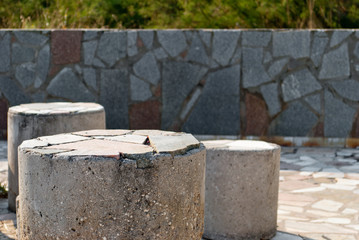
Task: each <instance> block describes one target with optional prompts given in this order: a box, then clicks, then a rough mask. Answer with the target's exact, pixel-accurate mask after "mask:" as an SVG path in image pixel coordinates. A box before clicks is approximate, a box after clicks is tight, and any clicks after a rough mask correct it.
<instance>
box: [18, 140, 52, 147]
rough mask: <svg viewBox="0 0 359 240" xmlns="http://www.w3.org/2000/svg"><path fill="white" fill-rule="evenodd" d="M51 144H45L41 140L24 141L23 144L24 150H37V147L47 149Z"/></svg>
mask: <svg viewBox="0 0 359 240" xmlns="http://www.w3.org/2000/svg"><path fill="white" fill-rule="evenodd" d="M48 145H49V144H48V143H47V142H44V141H42V140H39V139H31V140H26V141H23V142H22V144H21V147H22V148H36V147H46V146H48Z"/></svg>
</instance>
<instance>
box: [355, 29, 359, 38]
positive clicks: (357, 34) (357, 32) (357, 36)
mask: <svg viewBox="0 0 359 240" xmlns="http://www.w3.org/2000/svg"><path fill="white" fill-rule="evenodd" d="M354 36H355V37H356V38H359V31H358V30H356V31H355V35H354Z"/></svg>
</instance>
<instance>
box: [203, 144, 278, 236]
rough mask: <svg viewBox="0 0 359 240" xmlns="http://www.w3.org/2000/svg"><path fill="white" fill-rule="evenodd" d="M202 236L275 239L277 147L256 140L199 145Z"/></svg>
mask: <svg viewBox="0 0 359 240" xmlns="http://www.w3.org/2000/svg"><path fill="white" fill-rule="evenodd" d="M203 143H204V145H205V146H206V148H207V160H206V202H205V220H204V221H205V222H204V235H203V237H205V238H208V239H216V240H217V239H218V240H227V239H253V240H254V239H270V238H271V237H273V236H274V235H275V234H276V228H277V206H278V188H279V164H280V147H279V146H277V145H275V144H269V143H266V142H262V141H245V140H242V141H228V140H219V141H204V142H203Z"/></svg>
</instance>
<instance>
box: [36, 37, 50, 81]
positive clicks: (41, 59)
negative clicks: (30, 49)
mask: <svg viewBox="0 0 359 240" xmlns="http://www.w3.org/2000/svg"><path fill="white" fill-rule="evenodd" d="M49 66H50V46H49V45H48V44H47V45H45V46H44V47H43V48H42V49H41V50H40V51H39V56H38V59H37V65H36V71H37V74H38V79H39V80H40V81H39V82H37V83H36V84H35V87H36V88H38V87H40V86H41V85H42V84H43V83H44V82H45V81H46V77H47V73H48V71H49Z"/></svg>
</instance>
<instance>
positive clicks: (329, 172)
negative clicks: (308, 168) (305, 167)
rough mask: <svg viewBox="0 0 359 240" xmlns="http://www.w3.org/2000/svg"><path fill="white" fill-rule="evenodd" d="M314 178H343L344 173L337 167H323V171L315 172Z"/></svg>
mask: <svg viewBox="0 0 359 240" xmlns="http://www.w3.org/2000/svg"><path fill="white" fill-rule="evenodd" d="M313 177H314V178H323V177H325V178H343V177H344V173H343V172H341V171H339V170H338V169H336V168H323V169H322V171H321V172H318V173H314V174H313Z"/></svg>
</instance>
